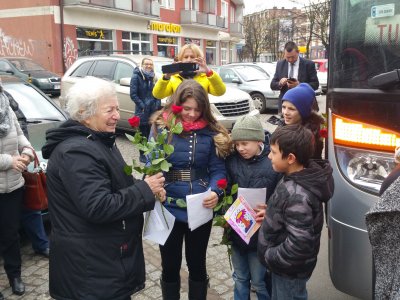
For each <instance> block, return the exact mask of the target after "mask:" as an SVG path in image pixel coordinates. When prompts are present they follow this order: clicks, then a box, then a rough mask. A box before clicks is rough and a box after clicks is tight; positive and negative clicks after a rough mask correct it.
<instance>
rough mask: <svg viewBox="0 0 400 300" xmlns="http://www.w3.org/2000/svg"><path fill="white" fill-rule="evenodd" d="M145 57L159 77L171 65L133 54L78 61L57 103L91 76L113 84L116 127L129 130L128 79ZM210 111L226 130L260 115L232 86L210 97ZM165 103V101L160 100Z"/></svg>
mask: <svg viewBox="0 0 400 300" xmlns="http://www.w3.org/2000/svg"><path fill="white" fill-rule="evenodd" d="M144 57H149V58H151V59H152V60H153V62H154V65H155V73H156V76H158V77H160V76H162V74H161V66H162V65H165V64H170V63H172V60H171V59H169V58H164V57H158V56H147V55H135V54H120V55H117V54H114V55H109V56H85V57H81V58H79V59H78V60H77V61H75V63H74V64H72V66H71V67H70V68H69V69H68V70H67V72H65V74H64V76H63V77H62V79H61V96H60V103H61V106H62V107H65V105H66V103H65V95H66V94H67V92H68V90H69V88H70V87H71V86H72V85H73V84H74V83H76V82H78V81H79V80H81V79H82V78H84V77H85V76H94V77H99V78H102V79H106V80H110V81H112V82H114V83H115V87H116V90H117V96H118V101H119V105H120V111H121V120H120V121H119V122H118V126H117V127H118V128H119V129H123V130H128V131H129V130H131V129H132V128H131V126H130V125H129V123H128V119H129V118H130V117H132V115H133V113H134V111H135V103H134V102H133V101H132V100H131V97H130V80H131V76H132V74H133V70H134V69H135V68H136V66H139V65H140V63H141V61H142V59H143V58H144ZM209 99H210V103H211V110H212V113H213V114H214V116H215V117H216V119H217V120H218V121H219V122H221V123H222V124H223V125H224V126H225V127H226V128H227V129H231V128H232V126H233V124H234V123H235V121H236V120H237V119H238V118H239V117H241V116H243V115H246V114H249V115H255V116H259V114H260V113H259V111H258V110H257V109H255V107H254V104H253V101H252V100H251V97H250V95H249V94H247V93H245V92H243V91H241V90H239V89H236V88H232V87H227V88H226V93H225V94H224V95H222V96H219V97H217V96H213V95H209ZM163 102H164V103H165V99H163Z"/></svg>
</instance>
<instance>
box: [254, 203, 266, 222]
mask: <svg viewBox="0 0 400 300" xmlns="http://www.w3.org/2000/svg"><path fill="white" fill-rule="evenodd" d="M254 211H255V212H256V213H257V214H256V222H257V223H261V222H262V221H263V220H264V216H265V212H266V211H267V204H258V205H257V208H256V209H255V210H254Z"/></svg>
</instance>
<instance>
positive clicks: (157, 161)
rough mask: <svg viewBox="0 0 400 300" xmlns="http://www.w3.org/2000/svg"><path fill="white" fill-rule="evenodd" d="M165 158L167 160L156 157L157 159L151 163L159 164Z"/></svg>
mask: <svg viewBox="0 0 400 300" xmlns="http://www.w3.org/2000/svg"><path fill="white" fill-rule="evenodd" d="M164 160H165V158H156V159H154V160H152V161H151V164H152V165H157V164H159V163H161V162H162V161H164Z"/></svg>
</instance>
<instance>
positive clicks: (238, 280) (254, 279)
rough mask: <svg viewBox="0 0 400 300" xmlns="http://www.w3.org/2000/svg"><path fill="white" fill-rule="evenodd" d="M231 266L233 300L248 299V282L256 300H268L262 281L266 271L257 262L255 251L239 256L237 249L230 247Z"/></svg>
mask: <svg viewBox="0 0 400 300" xmlns="http://www.w3.org/2000/svg"><path fill="white" fill-rule="evenodd" d="M232 264H233V274H232V277H233V281H234V282H235V288H234V292H233V293H234V294H233V295H234V299H235V300H248V299H250V281H251V285H252V286H253V288H254V289H255V290H256V294H257V299H258V300H270V297H269V294H268V292H267V287H266V285H265V281H264V278H265V273H266V269H265V267H264V266H263V265H262V264H261V263H260V261H259V260H258V258H257V251H248V252H247V253H245V254H243V255H241V254H240V252H239V250H238V248H236V247H235V246H232Z"/></svg>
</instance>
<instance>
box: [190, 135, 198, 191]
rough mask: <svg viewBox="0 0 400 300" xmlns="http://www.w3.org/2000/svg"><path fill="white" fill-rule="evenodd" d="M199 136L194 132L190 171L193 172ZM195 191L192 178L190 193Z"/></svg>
mask: <svg viewBox="0 0 400 300" xmlns="http://www.w3.org/2000/svg"><path fill="white" fill-rule="evenodd" d="M196 143H197V136H196V132H194V133H193V151H192V162H191V164H190V173H191V172H192V166H193V165H194V153H195V152H196ZM192 193H193V186H192V180H190V194H192Z"/></svg>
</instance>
